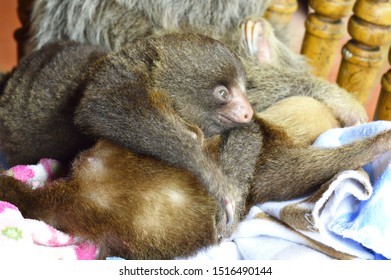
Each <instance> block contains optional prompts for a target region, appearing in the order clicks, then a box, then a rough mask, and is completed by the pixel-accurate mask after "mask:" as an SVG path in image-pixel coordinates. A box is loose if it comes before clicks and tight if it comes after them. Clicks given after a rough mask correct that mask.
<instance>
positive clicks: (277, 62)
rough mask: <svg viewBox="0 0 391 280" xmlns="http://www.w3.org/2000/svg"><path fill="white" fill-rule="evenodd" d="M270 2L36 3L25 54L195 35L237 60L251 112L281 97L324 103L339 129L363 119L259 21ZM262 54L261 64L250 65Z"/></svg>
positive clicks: (348, 99) (363, 115)
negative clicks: (248, 29) (248, 30)
mask: <svg viewBox="0 0 391 280" xmlns="http://www.w3.org/2000/svg"><path fill="white" fill-rule="evenodd" d="M269 3H270V0H247V1H242V0H224V1H221V0H203V1H192V0H159V1H138V0H111V1H92V0H85V1H78V0H70V1H66V2H64V1H62V0H50V1H49V0H35V2H34V5H33V14H32V21H31V30H30V43H29V45H28V49H30V50H31V49H34V48H40V47H42V46H43V45H44V44H45V43H47V42H53V41H57V40H75V41H79V42H88V43H91V44H94V45H100V46H104V47H106V48H108V49H111V50H119V49H120V48H122V47H124V46H126V45H129V44H130V45H131V44H133V43H134V42H135V41H137V40H138V39H140V38H144V37H147V36H150V35H152V34H155V33H160V34H161V33H169V32H173V31H175V32H189V31H190V32H197V33H202V34H206V35H208V36H211V37H213V38H215V39H218V40H220V41H222V42H224V43H225V44H226V45H227V46H229V47H230V48H231V49H232V50H233V51H234V52H235V53H236V54H238V55H239V57H240V58H241V59H242V60H243V63H244V65H245V68H246V72H247V73H248V77H247V89H248V96H249V99H250V101H251V103H252V105H253V107H254V109H255V111H258V112H261V111H263V110H264V109H266V108H268V107H270V106H271V105H273V104H274V103H276V102H277V101H279V100H281V99H284V98H286V97H289V96H292V95H302V96H310V97H313V98H315V99H317V100H319V101H321V102H322V103H323V104H325V105H327V107H329V108H330V110H331V111H332V113H333V114H334V115H335V116H336V118H337V119H338V120H339V121H340V122H341V124H342V125H343V126H349V125H354V124H357V123H362V122H365V121H367V119H368V118H367V114H366V112H365V110H364V108H363V106H362V105H360V104H359V102H358V101H357V100H355V98H354V97H353V96H352V95H350V94H349V93H347V92H346V91H345V90H343V89H341V88H339V87H338V86H337V85H335V84H331V83H329V82H327V81H325V80H323V79H319V78H315V77H314V76H313V75H311V74H310V73H309V72H308V69H309V67H308V65H307V63H306V62H305V59H304V58H303V57H302V56H299V55H297V54H295V53H294V52H292V51H291V50H290V49H289V48H288V47H287V46H286V45H285V44H284V43H283V42H282V41H281V40H280V39H278V38H276V36H275V32H274V29H275V28H273V27H271V26H270V24H269V23H268V22H266V21H265V20H263V19H262V18H261V17H262V16H263V14H264V11H265V10H266V8H267V7H268V6H269ZM248 19H251V20H253V21H254V22H261V28H260V33H259V34H254V36H255V37H257V38H258V42H255V45H256V46H258V50H257V53H256V54H250V53H249V51H248V48H247V47H246V46H245V45H246V44H244V42H245V41H247V40H248V38H246V37H245V36H244V35H243V33H242V30H241V28H240V25H241V23H243V22H244V21H246V20H248ZM276 31H277V33H278V34H279V35H282V37H289V36H294V34H289V33H288V32H286V31H285V30H284V31H282V32H281V30H280V28H277V30H276ZM287 33H288V34H287ZM280 37H281V36H280ZM265 40H266V41H267V42H264V41H265ZM268 52H269V53H270V54H271V55H270V57H269V58H268V59H266V60H261V61H258V60H256V59H254V56H255V57H258V58H259V57H263V56H262V55H260V54H262V53H268Z"/></svg>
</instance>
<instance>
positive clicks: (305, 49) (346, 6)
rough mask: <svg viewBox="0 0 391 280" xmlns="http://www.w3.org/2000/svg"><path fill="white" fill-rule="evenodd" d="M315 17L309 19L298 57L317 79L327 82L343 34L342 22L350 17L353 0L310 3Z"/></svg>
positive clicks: (311, 1)
mask: <svg viewBox="0 0 391 280" xmlns="http://www.w3.org/2000/svg"><path fill="white" fill-rule="evenodd" d="M309 4H310V6H311V8H313V9H314V10H315V13H311V14H309V15H308V17H307V20H306V22H305V27H306V33H305V35H304V39H303V45H302V49H301V53H302V54H304V55H305V56H306V57H307V58H308V61H309V63H310V64H311V65H312V67H313V73H314V74H315V75H316V76H319V77H324V78H326V77H327V76H328V74H329V72H330V70H331V67H332V64H333V61H334V58H335V55H336V53H337V51H338V48H339V43H340V41H341V39H342V37H343V35H344V33H345V31H344V25H343V23H342V20H341V19H342V18H343V17H346V16H347V15H348V14H349V13H351V10H352V7H353V4H354V0H310V2H309Z"/></svg>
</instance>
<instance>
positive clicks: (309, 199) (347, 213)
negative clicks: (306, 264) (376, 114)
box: [193, 121, 391, 259]
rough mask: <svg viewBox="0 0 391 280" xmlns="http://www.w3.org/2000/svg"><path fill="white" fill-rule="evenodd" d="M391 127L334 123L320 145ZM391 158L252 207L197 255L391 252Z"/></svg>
mask: <svg viewBox="0 0 391 280" xmlns="http://www.w3.org/2000/svg"><path fill="white" fill-rule="evenodd" d="M390 129H391V122H389V121H376V122H371V123H367V124H363V125H359V126H355V127H349V128H339V129H332V130H329V131H327V132H325V133H324V134H322V135H321V136H320V137H319V138H318V139H317V141H316V142H315V143H314V145H315V146H318V147H325V148H326V147H327V148H329V147H338V146H341V145H344V144H348V143H351V142H352V141H355V140H358V139H362V138H365V137H370V136H373V135H375V134H377V133H380V132H381V131H385V130H390ZM390 159H391V152H387V153H385V154H383V155H382V156H381V157H379V158H377V159H376V160H374V161H373V162H371V163H369V164H367V165H365V166H364V167H363V169H360V170H346V171H343V172H341V173H339V174H336V175H335V176H334V178H332V179H331V180H329V181H328V182H326V183H325V184H323V185H322V186H321V187H320V188H319V189H318V190H317V191H316V192H314V193H312V194H311V195H309V196H306V197H301V198H297V199H293V200H289V201H281V202H276V201H271V202H266V203H263V204H259V205H256V206H254V207H252V209H251V210H250V212H249V214H248V215H247V217H246V219H245V220H244V221H243V222H241V223H240V224H239V228H238V230H237V232H236V233H235V234H234V235H233V236H232V239H230V240H227V241H224V242H223V243H222V244H221V245H220V246H216V247H212V248H210V249H208V250H205V251H203V252H201V253H199V254H198V255H196V256H195V257H193V259H198V258H201V259H205V258H209V259H214V258H216V257H218V258H224V257H226V258H230V259H306V258H308V259H314V258H318V259H327V258H335V259H355V258H359V259H375V258H391V246H390V243H391V239H390V236H391V210H390V209H389V208H391V206H390V205H391V194H390V192H391V183H390V179H391V171H390V168H391V167H390ZM364 170H365V171H364ZM282 175H283V174H282ZM288 184H289V180H287V187H289V185H288ZM226 243H229V244H230V246H227V244H226Z"/></svg>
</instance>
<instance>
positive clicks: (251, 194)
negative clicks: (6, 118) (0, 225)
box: [0, 103, 391, 259]
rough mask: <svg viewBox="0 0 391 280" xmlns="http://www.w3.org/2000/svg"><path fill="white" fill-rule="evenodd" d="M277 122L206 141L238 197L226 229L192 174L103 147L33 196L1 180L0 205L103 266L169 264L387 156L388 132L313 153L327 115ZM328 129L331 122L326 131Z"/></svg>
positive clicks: (261, 119) (263, 118)
mask: <svg viewBox="0 0 391 280" xmlns="http://www.w3.org/2000/svg"><path fill="white" fill-rule="evenodd" d="M319 104H320V103H319ZM315 105H316V104H315ZM284 106H285V105H284ZM316 106H318V105H316ZM322 106H323V105H322ZM279 108H280V109H281V107H279ZM271 109H272V107H271ZM312 112H315V114H316V111H313V110H312ZM296 114H297V111H296ZM299 114H300V115H302V114H305V112H303V111H300V113H299ZM280 115H281V116H282V117H280V118H281V119H280V120H281V122H280V123H281V124H282V125H283V127H287V129H286V130H285V129H283V128H282V127H280V126H279V125H277V123H279V120H277V121H276V120H270V116H273V114H270V113H269V112H265V113H262V115H258V114H256V115H255V122H253V123H251V124H250V125H249V126H246V127H242V128H237V129H233V130H231V131H230V132H229V133H224V134H222V135H221V137H220V136H219V135H217V136H215V137H212V138H209V139H206V140H205V141H204V142H203V148H204V149H205V152H207V153H208V154H209V155H210V156H211V158H213V159H214V160H215V161H216V162H217V163H218V164H220V165H221V167H222V169H223V170H224V172H225V173H226V174H227V176H229V177H230V179H231V180H232V182H233V183H234V184H235V185H236V186H237V191H238V192H239V193H240V196H239V197H238V198H237V200H236V201H235V203H236V206H237V207H236V208H235V214H234V220H235V221H234V223H233V225H232V226H231V227H230V228H228V229H227V227H226V226H225V217H224V212H223V211H221V208H220V207H219V205H218V203H216V200H214V199H213V198H212V197H211V196H210V195H209V194H208V193H207V192H206V191H205V188H203V187H202V185H200V184H199V182H198V180H197V179H196V177H195V176H194V175H193V174H191V173H190V172H189V171H187V170H185V169H183V168H177V167H174V166H171V165H168V164H166V163H165V162H163V161H160V160H157V159H156V158H152V157H149V156H143V155H138V154H136V153H134V152H132V151H130V150H128V149H125V148H122V147H120V146H118V145H117V144H114V143H113V142H110V141H107V140H100V141H98V142H97V144H96V145H95V146H94V147H92V148H91V149H89V150H86V151H83V152H82V153H81V154H80V155H79V157H78V158H77V159H76V160H75V161H74V163H73V167H72V170H71V173H70V175H69V177H68V178H66V179H64V180H59V181H56V182H54V183H53V184H49V185H47V186H45V187H43V188H40V189H35V190H32V189H31V188H29V187H28V186H26V185H24V184H23V183H21V182H20V181H17V180H15V179H14V178H12V177H8V176H5V175H3V176H1V175H0V200H5V201H9V202H11V203H13V204H15V205H16V206H17V207H18V208H19V209H20V211H21V212H22V214H23V215H24V216H25V217H28V218H34V219H40V220H43V221H45V222H47V223H49V224H51V225H53V226H54V227H56V228H58V229H60V230H63V231H65V232H68V233H70V234H73V235H76V236H80V237H83V238H85V239H88V240H91V241H93V242H95V243H96V244H97V245H98V247H99V249H100V254H99V257H100V258H105V257H107V256H113V255H114V256H121V257H123V258H127V259H173V258H176V257H186V256H191V255H193V254H195V253H196V252H198V251H199V250H201V249H203V248H206V247H208V246H211V245H214V244H217V243H218V242H219V240H221V238H224V237H228V236H229V235H230V234H231V233H232V231H233V230H234V229H235V224H236V223H237V222H239V221H240V220H241V219H242V217H243V216H244V215H245V214H246V208H248V207H251V206H252V205H254V204H255V203H258V202H264V201H268V200H283V199H290V198H293V197H296V196H299V195H302V194H305V193H308V192H309V191H312V190H313V189H314V188H316V187H317V186H318V185H319V184H321V183H323V182H325V181H326V180H328V179H329V178H331V177H332V176H333V175H334V174H335V173H336V172H339V171H342V170H346V169H349V168H357V167H360V166H362V165H364V164H366V163H367V162H370V161H372V160H373V159H375V158H376V157H377V156H379V155H381V154H383V153H384V152H385V151H389V150H390V148H391V131H387V132H383V133H380V134H379V135H377V136H374V137H372V138H368V139H364V140H360V141H357V142H355V143H352V144H349V145H345V146H341V147H339V148H334V149H322V148H315V147H312V146H309V145H308V144H304V143H306V142H307V140H308V139H310V138H312V137H313V136H314V135H315V134H317V133H318V131H317V129H318V128H317V127H316V124H319V122H318V120H319V121H320V122H322V121H323V120H324V119H325V118H324V116H325V115H322V116H319V117H318V118H317V117H316V116H314V115H313V114H311V116H312V118H308V120H309V121H312V122H313V123H312V124H310V125H309V126H306V125H303V124H297V123H296V122H295V120H294V119H295V118H294V117H293V118H289V117H287V118H284V117H283V116H284V111H281V114H280ZM329 115H331V116H332V114H331V113H330V114H329ZM268 118H269V119H268ZM289 119H291V120H292V122H290V121H287V120H289ZM330 125H331V126H334V123H333V120H332V122H330V123H327V124H325V128H326V129H327V127H329V126H330ZM197 133H198V134H197V135H198V137H199V138H200V137H202V135H201V134H200V131H198V132H197ZM292 135H293V136H294V138H296V139H293V138H291V136H292ZM287 182H289V183H287Z"/></svg>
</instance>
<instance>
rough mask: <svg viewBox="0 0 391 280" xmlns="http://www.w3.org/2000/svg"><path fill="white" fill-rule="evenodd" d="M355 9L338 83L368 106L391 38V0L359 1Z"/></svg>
mask: <svg viewBox="0 0 391 280" xmlns="http://www.w3.org/2000/svg"><path fill="white" fill-rule="evenodd" d="M353 12H354V14H353V15H352V16H351V18H350V19H349V23H348V32H349V34H350V35H351V36H352V39H351V40H350V41H349V42H347V43H346V44H345V46H344V47H343V50H342V61H341V65H340V69H339V72H338V77H337V83H338V84H339V85H340V86H341V87H343V88H345V89H346V90H347V91H349V92H351V93H353V94H355V95H357V97H358V99H359V100H360V102H361V103H362V104H363V105H365V103H366V101H367V99H368V97H369V94H370V93H371V91H372V88H373V85H374V84H375V80H376V77H377V75H378V74H379V70H380V67H381V65H382V63H383V62H384V60H383V59H384V55H383V51H384V50H382V47H384V46H385V45H387V44H388V43H389V42H390V40H391V0H357V2H356V4H355V5H354V8H353Z"/></svg>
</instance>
